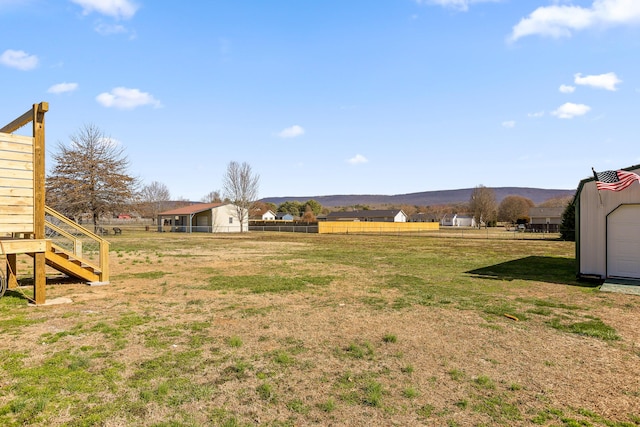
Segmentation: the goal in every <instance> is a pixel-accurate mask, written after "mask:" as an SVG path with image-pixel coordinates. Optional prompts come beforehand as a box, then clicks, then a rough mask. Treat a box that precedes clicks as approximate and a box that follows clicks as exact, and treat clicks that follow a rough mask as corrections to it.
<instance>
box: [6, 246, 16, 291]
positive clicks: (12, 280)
mask: <svg viewBox="0 0 640 427" xmlns="http://www.w3.org/2000/svg"><path fill="white" fill-rule="evenodd" d="M16 259H17V255H16V254H7V289H16V288H17V287H18V278H17V276H16V275H17V274H18V272H17V271H16V268H17V266H18V265H17V264H18V263H17V262H16Z"/></svg>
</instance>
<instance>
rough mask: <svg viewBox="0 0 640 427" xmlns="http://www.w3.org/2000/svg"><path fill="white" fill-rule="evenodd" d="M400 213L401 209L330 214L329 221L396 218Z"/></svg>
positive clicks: (328, 215)
mask: <svg viewBox="0 0 640 427" xmlns="http://www.w3.org/2000/svg"><path fill="white" fill-rule="evenodd" d="M400 212H402V210H401V209H395V210H367V211H351V212H329V214H327V219H330V218H389V217H395V216H396V215H398V213H400ZM403 213H404V212H403Z"/></svg>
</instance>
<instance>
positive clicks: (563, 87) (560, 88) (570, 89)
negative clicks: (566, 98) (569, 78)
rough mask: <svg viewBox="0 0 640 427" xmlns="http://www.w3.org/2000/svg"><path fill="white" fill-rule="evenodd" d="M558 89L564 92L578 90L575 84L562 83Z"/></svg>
mask: <svg viewBox="0 0 640 427" xmlns="http://www.w3.org/2000/svg"><path fill="white" fill-rule="evenodd" d="M558 90H559V91H560V92H562V93H573V92H575V90H576V87H575V86H570V85H560V87H559V88H558Z"/></svg>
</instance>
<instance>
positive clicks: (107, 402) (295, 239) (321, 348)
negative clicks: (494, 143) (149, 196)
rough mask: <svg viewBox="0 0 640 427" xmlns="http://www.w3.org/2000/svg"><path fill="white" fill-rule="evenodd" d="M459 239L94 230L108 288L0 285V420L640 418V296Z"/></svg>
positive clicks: (565, 422)
mask: <svg viewBox="0 0 640 427" xmlns="http://www.w3.org/2000/svg"><path fill="white" fill-rule="evenodd" d="M470 237H473V236H469V235H467V236H464V237H462V236H460V237H458V236H452V237H451V236H450V237H448V236H445V235H441V234H440V235H437V236H352V235H302V234H284V233H283V234H276V233H257V232H254V233H248V234H246V235H242V236H240V235H228V236H225V235H203V234H193V235H188V234H175V233H155V232H146V233H145V232H135V233H125V234H124V235H123V236H112V237H111V244H112V245H111V248H112V253H111V271H112V278H111V284H109V285H107V286H99V287H88V286H86V285H84V284H81V283H73V282H69V281H67V282H61V283H59V284H53V285H49V286H48V287H47V298H48V299H52V298H56V297H68V298H71V299H72V300H73V303H71V304H63V305H54V306H46V307H28V306H27V302H26V300H25V299H24V297H23V296H22V295H21V293H20V292H16V291H10V292H8V293H7V295H5V297H3V298H2V299H0V331H1V333H2V341H1V342H0V372H1V376H0V425H3V426H22V425H35V426H61V425H64V426H122V425H125V426H129V425H130V426H158V427H159V426H210V425H219V426H245V425H246V426H253V425H260V426H302V425H350V426H365V425H366V426H370V425H433V426H470V425H473V426H482V425H484V426H494V425H504V426H530V425H541V426H640V381H638V378H640V328H638V326H637V325H638V321H639V320H640V298H639V297H637V296H628V295H621V294H610V293H601V292H599V290H598V288H595V287H590V286H587V285H585V284H584V283H579V282H576V281H575V278H574V277H575V266H574V263H575V260H574V255H573V254H574V246H573V243H567V242H561V241H556V240H544V239H540V238H535V236H533V238H532V239H526V238H523V237H522V236H517V238H506V239H494V238H482V235H477V236H475V237H477V238H470ZM525 237H526V236H525ZM19 262H20V265H19V266H24V265H26V264H27V263H28V262H29V261H28V259H26V260H20V261H19ZM24 291H25V292H28V291H29V288H27V287H25V288H24Z"/></svg>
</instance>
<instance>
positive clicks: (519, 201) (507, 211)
mask: <svg viewBox="0 0 640 427" xmlns="http://www.w3.org/2000/svg"><path fill="white" fill-rule="evenodd" d="M533 206H534V203H533V201H532V200H531V199H528V198H526V197H523V196H515V195H512V196H507V197H505V198H504V199H502V201H501V202H500V206H498V221H506V222H510V223H511V224H515V223H516V221H517V220H519V219H525V218H529V209H531V208H532V207H533ZM527 222H529V221H528V220H527Z"/></svg>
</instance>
